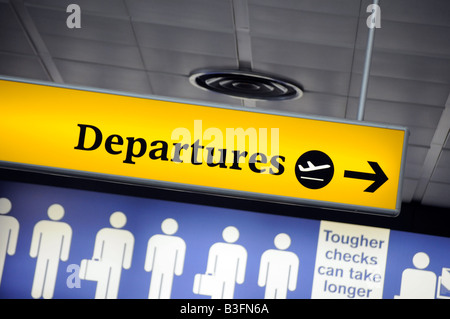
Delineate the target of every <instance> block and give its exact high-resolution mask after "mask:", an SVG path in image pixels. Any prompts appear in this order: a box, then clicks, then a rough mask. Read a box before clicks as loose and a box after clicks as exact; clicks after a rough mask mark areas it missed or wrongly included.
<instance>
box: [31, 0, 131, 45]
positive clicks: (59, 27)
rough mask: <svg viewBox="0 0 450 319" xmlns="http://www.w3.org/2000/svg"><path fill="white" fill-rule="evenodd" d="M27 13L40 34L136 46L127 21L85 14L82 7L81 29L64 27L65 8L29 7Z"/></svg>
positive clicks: (95, 14) (129, 23)
mask: <svg viewBox="0 0 450 319" xmlns="http://www.w3.org/2000/svg"><path fill="white" fill-rule="evenodd" d="M28 12H29V13H30V16H31V17H32V18H33V22H34V24H35V25H36V27H37V29H38V30H39V32H40V33H41V34H46V35H59V36H63V37H66V38H67V39H68V41H70V40H71V39H72V38H78V39H87V40H94V41H99V42H111V43H116V44H123V45H136V40H135V38H134V34H133V28H132V25H131V22H130V21H129V19H128V18H127V19H123V18H118V17H110V16H102V15H99V13H98V12H92V13H90V12H86V11H85V7H82V20H81V28H79V29H69V28H67V27H66V19H67V17H68V13H66V10H65V7H62V8H61V7H59V6H58V7H35V6H29V7H28Z"/></svg>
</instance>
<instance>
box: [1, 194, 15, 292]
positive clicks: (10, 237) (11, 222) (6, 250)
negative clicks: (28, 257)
mask: <svg viewBox="0 0 450 319" xmlns="http://www.w3.org/2000/svg"><path fill="white" fill-rule="evenodd" d="M11 207H12V205H11V201H10V200H9V199H7V198H5V197H3V198H0V215H6V214H8V213H9V212H10V211H11ZM18 236H19V222H18V221H17V219H15V218H14V217H12V216H0V285H1V283H2V275H3V267H4V265H5V258H6V254H8V255H10V256H12V255H14V254H15V253H16V246H17V237H18Z"/></svg>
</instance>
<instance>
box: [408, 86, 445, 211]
mask: <svg viewBox="0 0 450 319" xmlns="http://www.w3.org/2000/svg"><path fill="white" fill-rule="evenodd" d="M449 134H450V94H449V96H448V98H447V102H446V103H445V108H444V110H443V111H442V115H441V118H440V120H439V123H438V125H437V128H436V131H435V133H434V136H433V139H432V140H431V145H430V148H429V150H428V153H427V156H426V157H425V161H424V164H423V169H422V175H421V177H420V179H419V182H418V183H417V187H416V190H415V192H414V196H413V200H415V201H418V202H421V201H422V199H423V197H424V195H425V192H426V190H427V187H428V184H429V183H430V180H431V178H432V176H433V172H434V169H435V168H436V165H437V163H438V161H439V156H440V155H441V152H442V149H443V148H444V145H445V142H446V140H447V138H448V136H449Z"/></svg>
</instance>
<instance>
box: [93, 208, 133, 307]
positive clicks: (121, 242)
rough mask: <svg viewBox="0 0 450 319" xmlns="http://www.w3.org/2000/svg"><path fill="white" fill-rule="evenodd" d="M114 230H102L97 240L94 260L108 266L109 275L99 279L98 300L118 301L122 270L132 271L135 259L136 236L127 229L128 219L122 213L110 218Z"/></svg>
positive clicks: (114, 214)
mask: <svg viewBox="0 0 450 319" xmlns="http://www.w3.org/2000/svg"><path fill="white" fill-rule="evenodd" d="M109 222H110V224H111V226H113V227H114V228H102V229H100V230H99V231H98V233H97V236H96V238H95V246H94V253H93V257H92V259H98V260H100V261H101V262H102V263H105V264H106V265H108V267H107V269H108V270H109V272H108V275H107V276H104V277H103V278H99V280H98V282H97V289H96V291H95V298H96V299H116V298H117V295H118V293H119V284H120V276H121V274H122V268H124V269H130V267H131V260H132V258H133V249H134V236H133V234H132V233H131V232H129V231H128V230H125V229H120V228H122V227H123V226H125V224H126V223H127V217H126V216H125V214H124V213H122V212H114V213H112V214H111V216H110V218H109Z"/></svg>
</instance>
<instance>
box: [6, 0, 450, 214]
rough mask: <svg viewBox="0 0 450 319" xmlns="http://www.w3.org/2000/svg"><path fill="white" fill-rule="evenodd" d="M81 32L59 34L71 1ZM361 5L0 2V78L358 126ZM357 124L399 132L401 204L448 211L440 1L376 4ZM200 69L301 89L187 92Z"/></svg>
mask: <svg viewBox="0 0 450 319" xmlns="http://www.w3.org/2000/svg"><path fill="white" fill-rule="evenodd" d="M71 3H76V4H78V5H79V6H80V8H81V28H79V29H77V28H74V29H69V28H68V27H67V26H66V19H67V17H68V16H69V14H70V13H67V12H66V8H67V6H68V5H69V4H71ZM370 3H371V2H370V1H366V0H361V1H359V0H0V75H6V76H14V77H22V78H28V79H36V80H44V81H53V82H56V83H65V84H70V85H83V86H88V87H94V88H102V89H112V90H119V91H126V92H132V93H139V94H152V95H160V96H167V97H174V98H183V99H193V100H197V101H203V102H208V103H220V104H228V105H231V106H233V105H239V106H243V107H249V108H252V109H253V110H255V109H256V110H258V109H259V110H276V111H279V110H282V111H283V112H290V113H294V114H298V115H301V114H307V115H319V116H327V117H334V118H339V119H351V120H355V119H356V118H357V112H358V100H359V95H360V87H361V81H362V74H363V65H364V57H365V51H366V44H367V37H368V32H369V28H368V27H367V25H366V19H367V17H368V16H369V15H370V13H367V12H366V9H367V6H368V5H369V4H370ZM379 5H380V8H381V28H378V29H376V34H375V42H374V50H373V56H372V64H371V73H370V78H369V88H368V93H367V101H366V107H365V116H364V121H369V122H377V123H387V124H394V125H400V126H406V127H408V128H409V130H410V132H411V135H410V138H409V145H408V150H407V162H406V169H405V179H404V189H403V201H404V202H405V203H409V202H413V201H414V202H420V203H422V204H424V205H431V206H439V207H446V208H450V196H449V195H450V138H449V129H450V1H448V0H385V1H383V0H382V1H380V4H379ZM202 68H226V69H238V68H247V69H248V68H251V69H252V70H254V71H258V72H264V73H269V74H274V75H277V76H280V77H282V78H287V79H290V80H292V81H294V82H296V83H299V84H300V85H301V86H302V87H303V88H304V90H305V94H304V96H303V97H302V98H301V99H297V100H292V101H278V102H276V101H275V102H274V101H253V100H244V99H241V100H240V99H235V98H231V97H228V96H225V95H220V94H217V93H212V92H207V91H204V90H200V89H198V88H197V87H194V86H193V85H192V84H191V83H190V82H189V75H190V74H191V73H192V72H193V71H195V70H197V69H202Z"/></svg>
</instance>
